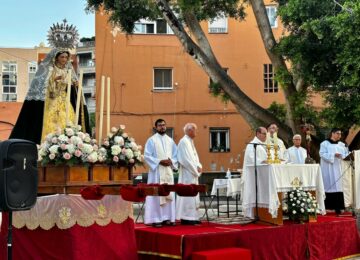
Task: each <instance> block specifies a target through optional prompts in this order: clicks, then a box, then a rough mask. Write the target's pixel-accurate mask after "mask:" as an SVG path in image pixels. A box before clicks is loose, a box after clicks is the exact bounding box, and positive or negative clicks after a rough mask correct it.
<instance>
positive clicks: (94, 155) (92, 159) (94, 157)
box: [88, 152, 98, 163]
mask: <svg viewBox="0 0 360 260" xmlns="http://www.w3.org/2000/svg"><path fill="white" fill-rule="evenodd" d="M97 159H98V155H97V152H92V153H91V154H90V155H89V156H88V161H89V162H91V163H95V162H96V161H97Z"/></svg>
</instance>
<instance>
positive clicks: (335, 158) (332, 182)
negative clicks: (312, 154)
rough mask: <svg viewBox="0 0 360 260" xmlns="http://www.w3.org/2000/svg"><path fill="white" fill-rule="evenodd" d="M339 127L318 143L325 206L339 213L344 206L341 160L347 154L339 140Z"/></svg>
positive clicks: (345, 148)
mask: <svg viewBox="0 0 360 260" xmlns="http://www.w3.org/2000/svg"><path fill="white" fill-rule="evenodd" d="M340 138H341V129H339V128H333V129H332V130H331V132H330V138H328V139H326V140H325V141H323V142H322V143H321V144H320V157H321V160H320V165H321V172H322V176H323V180H324V188H325V195H326V199H325V208H326V209H332V210H335V213H336V214H337V215H339V214H340V213H341V210H342V209H344V208H345V206H344V193H343V188H342V187H343V184H342V179H343V178H342V173H343V169H342V167H341V160H342V159H344V158H345V157H346V156H348V155H349V151H348V149H347V147H346V146H345V144H344V143H343V142H340Z"/></svg>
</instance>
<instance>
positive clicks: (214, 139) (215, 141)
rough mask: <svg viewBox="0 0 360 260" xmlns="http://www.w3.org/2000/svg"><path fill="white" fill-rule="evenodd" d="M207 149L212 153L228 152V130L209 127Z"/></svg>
mask: <svg viewBox="0 0 360 260" xmlns="http://www.w3.org/2000/svg"><path fill="white" fill-rule="evenodd" d="M209 149H210V152H213V153H217V152H218V153H225V152H230V129H229V128H217V127H211V128H210V147H209Z"/></svg>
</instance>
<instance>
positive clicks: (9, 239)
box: [7, 211, 12, 260]
mask: <svg viewBox="0 0 360 260" xmlns="http://www.w3.org/2000/svg"><path fill="white" fill-rule="evenodd" d="M7 259H8V260H12V211H9V226H8V237H7Z"/></svg>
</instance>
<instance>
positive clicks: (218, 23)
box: [209, 17, 228, 33]
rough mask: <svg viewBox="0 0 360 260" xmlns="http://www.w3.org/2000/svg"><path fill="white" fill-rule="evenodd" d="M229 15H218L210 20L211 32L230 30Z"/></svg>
mask: <svg viewBox="0 0 360 260" xmlns="http://www.w3.org/2000/svg"><path fill="white" fill-rule="evenodd" d="M227 27H228V20H227V17H217V18H215V19H214V20H212V21H209V33H227V32H228V28H227Z"/></svg>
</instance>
